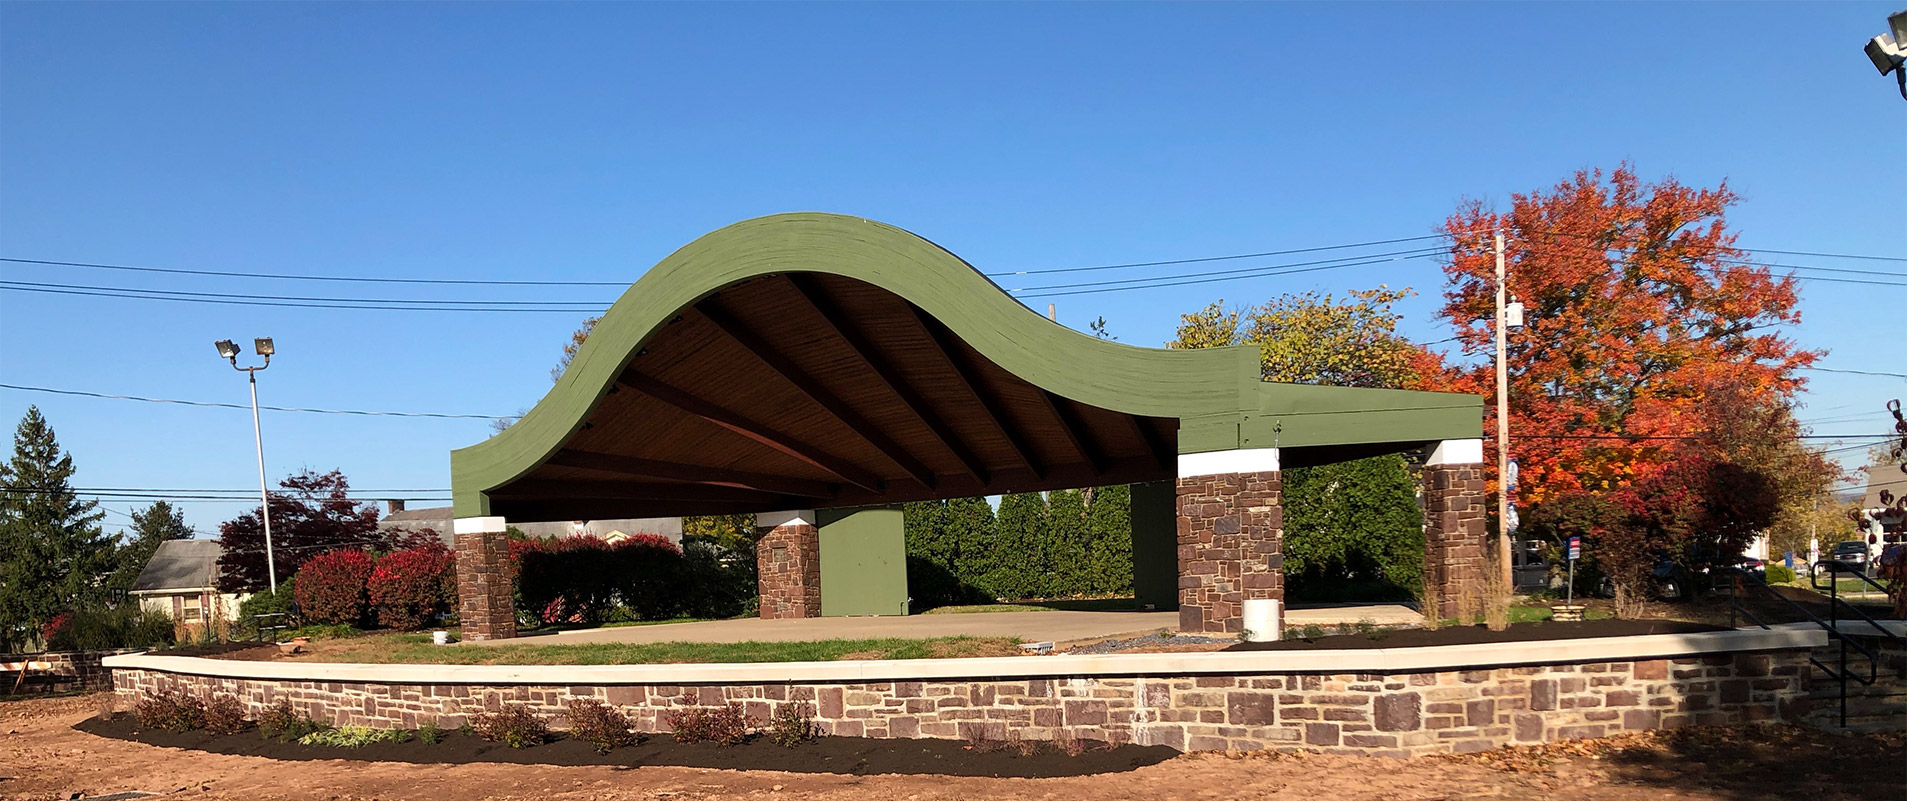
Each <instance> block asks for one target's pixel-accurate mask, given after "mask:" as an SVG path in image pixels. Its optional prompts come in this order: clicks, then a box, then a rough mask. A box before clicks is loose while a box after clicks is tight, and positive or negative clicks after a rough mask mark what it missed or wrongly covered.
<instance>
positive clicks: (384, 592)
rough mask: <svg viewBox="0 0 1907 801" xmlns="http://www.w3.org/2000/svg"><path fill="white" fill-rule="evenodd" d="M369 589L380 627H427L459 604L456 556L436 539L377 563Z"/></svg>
mask: <svg viewBox="0 0 1907 801" xmlns="http://www.w3.org/2000/svg"><path fill="white" fill-rule="evenodd" d="M365 589H366V593H367V595H368V596H369V598H370V602H371V607H372V609H373V610H375V612H376V615H377V623H378V625H380V626H386V627H389V628H394V629H404V630H411V629H419V628H423V627H424V626H425V625H427V624H430V623H434V622H436V621H437V620H438V619H439V618H441V617H442V616H444V615H447V614H449V613H450V611H451V610H452V609H453V608H455V607H456V605H457V560H456V556H455V555H453V554H452V553H451V552H450V549H449V548H447V547H445V546H444V544H443V542H441V541H436V540H433V541H430V542H426V543H424V544H423V545H421V546H419V547H416V548H411V549H409V550H404V551H398V552H397V553H393V554H391V555H389V556H386V557H384V558H383V559H379V560H377V567H376V568H375V569H374V570H372V571H371V576H370V579H369V580H368V581H367V582H366V586H365Z"/></svg>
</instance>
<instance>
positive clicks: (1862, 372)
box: [1797, 367, 1907, 378]
mask: <svg viewBox="0 0 1907 801" xmlns="http://www.w3.org/2000/svg"><path fill="white" fill-rule="evenodd" d="M1797 369H1801V370H1812V371H1814V372H1817V373H1846V374H1848V375H1871V376H1880V377H1882V378H1907V373H1882V372H1877V371H1874V370H1841V369H1836V368H1833V367H1801V368H1797Z"/></svg>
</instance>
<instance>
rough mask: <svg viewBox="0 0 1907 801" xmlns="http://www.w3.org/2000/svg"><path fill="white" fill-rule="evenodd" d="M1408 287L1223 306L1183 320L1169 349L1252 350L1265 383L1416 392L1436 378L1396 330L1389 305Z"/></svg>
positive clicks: (1429, 359) (1427, 358)
mask: <svg viewBox="0 0 1907 801" xmlns="http://www.w3.org/2000/svg"><path fill="white" fill-rule="evenodd" d="M1413 294H1415V293H1413V292H1411V291H1410V290H1409V289H1408V288H1406V289H1395V290H1394V289H1388V288H1385V287H1381V286H1380V287H1378V288H1376V289H1359V290H1352V291H1351V293H1350V296H1349V297H1348V298H1343V299H1339V298H1337V297H1336V296H1333V295H1331V294H1328V293H1327V294H1319V293H1316V292H1306V293H1303V294H1295V295H1294V294H1286V295H1279V296H1278V297H1275V298H1272V299H1270V300H1267V301H1265V302H1264V303H1262V304H1259V305H1256V306H1249V307H1246V308H1242V309H1230V310H1228V309H1226V308H1225V306H1224V303H1223V301H1221V302H1218V303H1214V304H1212V305H1210V306H1207V307H1205V308H1204V309H1201V310H1199V311H1198V312H1195V313H1192V314H1187V315H1183V316H1181V317H1180V318H1179V328H1178V334H1177V336H1176V337H1174V339H1173V341H1171V342H1169V343H1167V344H1168V345H1169V346H1170V347H1173V348H1179V349H1193V348H1213V347H1222V346H1225V345H1255V346H1257V348H1258V361H1259V373H1260V375H1262V376H1263V377H1264V379H1265V380H1266V381H1278V382H1286V383H1298V384H1330V385H1333V386H1345V387H1392V388H1402V387H1412V386H1416V385H1418V384H1420V383H1422V382H1423V381H1425V380H1427V379H1429V378H1431V377H1432V376H1433V375H1434V374H1435V373H1436V364H1437V361H1436V358H1435V357H1434V356H1431V355H1430V354H1429V353H1427V352H1425V351H1424V349H1423V348H1421V347H1419V346H1417V345H1415V344H1412V343H1411V342H1410V341H1409V340H1407V339H1405V338H1404V337H1403V336H1401V335H1399V334H1398V333H1397V322H1398V320H1399V319H1401V315H1399V314H1398V313H1397V312H1396V311H1395V310H1394V309H1393V308H1392V306H1393V305H1394V304H1396V303H1397V301H1400V300H1403V299H1404V298H1408V297H1410V296H1411V295H1413Z"/></svg>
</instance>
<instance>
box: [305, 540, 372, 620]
mask: <svg viewBox="0 0 1907 801" xmlns="http://www.w3.org/2000/svg"><path fill="white" fill-rule="evenodd" d="M373 569H375V563H374V562H373V561H372V559H371V555H370V554H369V553H366V552H365V551H363V550H360V549H357V548H340V549H337V550H334V551H326V552H324V553H321V554H319V555H317V556H314V557H311V559H310V560H309V561H307V562H305V564H304V566H303V567H301V568H300V569H299V570H298V583H297V589H296V590H295V595H296V597H297V598H298V606H299V608H300V609H302V610H303V612H304V617H305V619H306V620H308V621H310V622H313V623H333V624H336V623H342V624H348V625H357V624H359V623H361V622H363V621H364V619H365V611H366V606H367V601H368V598H367V596H366V593H365V583H366V582H367V581H369V580H370V578H371V572H372V570H373Z"/></svg>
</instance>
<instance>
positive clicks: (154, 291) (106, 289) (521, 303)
mask: <svg viewBox="0 0 1907 801" xmlns="http://www.w3.org/2000/svg"><path fill="white" fill-rule="evenodd" d="M0 286H20V287H51V288H55V289H90V290H95V291H101V292H138V293H143V294H150V295H181V296H185V297H194V298H238V299H240V300H298V301H308V302H313V303H391V304H426V303H429V304H442V305H462V306H581V305H584V304H585V303H588V301H568V300H418V299H413V298H326V297H309V296H304V295H251V294H234V293H230V292H186V291H184V290H176V289H146V288H143V287H120V286H92V285H88V284H48V283H39V282H34V281H0Z"/></svg>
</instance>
